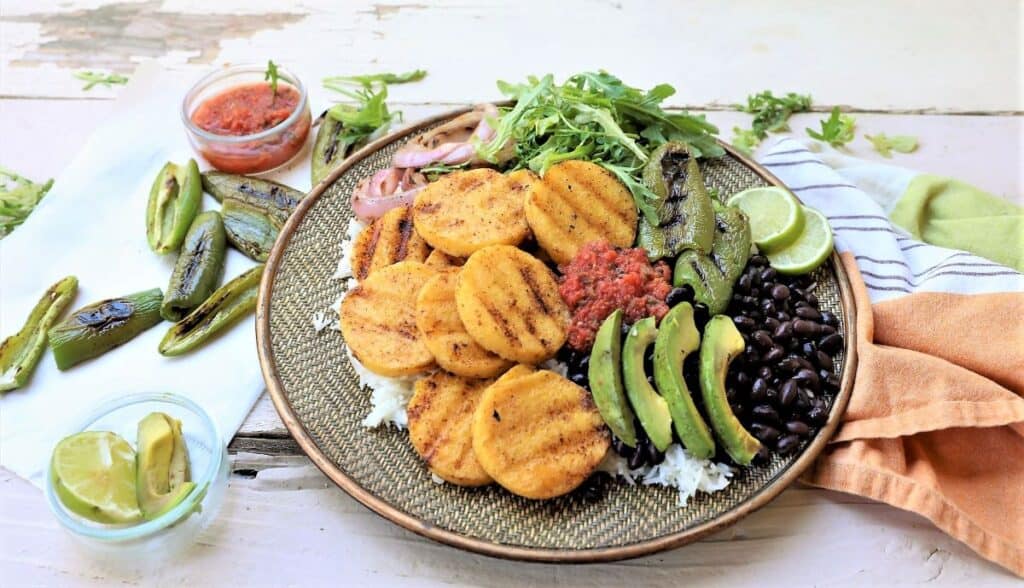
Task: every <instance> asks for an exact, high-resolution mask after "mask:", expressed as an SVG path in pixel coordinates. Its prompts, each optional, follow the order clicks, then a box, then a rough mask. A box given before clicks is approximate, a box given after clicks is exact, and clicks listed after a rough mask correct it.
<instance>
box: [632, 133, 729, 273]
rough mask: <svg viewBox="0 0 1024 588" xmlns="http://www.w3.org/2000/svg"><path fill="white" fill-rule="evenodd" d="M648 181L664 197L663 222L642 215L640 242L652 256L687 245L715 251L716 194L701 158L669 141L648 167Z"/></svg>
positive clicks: (670, 254) (675, 251)
mask: <svg viewBox="0 0 1024 588" xmlns="http://www.w3.org/2000/svg"><path fill="white" fill-rule="evenodd" d="M644 183H645V184H647V186H648V187H649V188H650V189H651V190H652V191H654V193H655V194H657V195H658V197H659V198H661V199H663V200H662V205H661V208H660V211H659V218H660V219H661V225H660V226H654V225H653V224H651V223H650V222H648V220H647V217H642V218H641V219H640V223H639V227H638V229H637V244H638V245H640V246H641V247H643V248H644V249H646V250H647V254H648V257H650V258H651V259H660V258H662V257H675V256H676V255H678V254H679V252H681V251H683V250H684V249H697V250H699V251H702V252H704V253H707V252H709V251H711V243H712V240H713V239H714V236H715V212H714V209H713V207H712V204H711V203H712V198H711V196H710V195H709V194H708V190H707V188H706V187H705V186H704V177H703V175H702V174H701V172H700V166H699V165H698V164H697V159H696V158H695V157H691V156H690V153H689V151H688V150H687V148H686V146H685V145H684V144H682V143H665V144H664V145H662V146H661V147H659V148H657V149H655V150H654V153H652V154H651V159H650V161H649V162H648V163H647V165H646V166H645V167H644Z"/></svg>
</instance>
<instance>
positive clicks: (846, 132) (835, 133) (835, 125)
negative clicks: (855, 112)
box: [806, 106, 856, 147]
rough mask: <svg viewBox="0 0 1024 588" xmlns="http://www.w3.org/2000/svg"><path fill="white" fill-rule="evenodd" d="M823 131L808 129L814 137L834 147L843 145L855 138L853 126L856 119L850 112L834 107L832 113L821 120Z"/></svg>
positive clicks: (809, 133)
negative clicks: (846, 112)
mask: <svg viewBox="0 0 1024 588" xmlns="http://www.w3.org/2000/svg"><path fill="white" fill-rule="evenodd" d="M819 124H820V125H821V132H820V133H819V132H818V131H815V130H814V129H806V131H807V134H808V135H809V136H810V137H811V138H812V139H817V140H818V141H823V142H825V143H828V144H829V145H831V146H833V147H842V146H843V145H846V144H847V143H849V142H850V141H852V140H853V136H854V134H853V127H854V126H855V125H856V119H854V118H853V117H852V116H850V115H848V114H842V113H841V112H839V107H838V106H836V107H835V108H833V109H832V114H831V115H829V117H828V118H827V119H825V120H822V121H820V123H819Z"/></svg>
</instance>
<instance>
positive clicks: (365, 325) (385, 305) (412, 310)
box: [339, 261, 435, 376]
mask: <svg viewBox="0 0 1024 588" xmlns="http://www.w3.org/2000/svg"><path fill="white" fill-rule="evenodd" d="M434 274H435V270H433V269H431V268H429V267H427V266H425V265H423V264H422V263H418V262H415V261H400V262H398V263H396V264H394V265H389V266H387V267H383V268H381V269H379V270H377V271H375V272H373V274H371V275H370V277H368V278H366V279H365V280H363V281H362V282H360V283H359V285H358V286H356V287H355V288H353V289H352V290H351V291H349V293H348V294H347V295H346V296H345V299H344V300H342V302H341V312H340V313H339V314H340V315H341V316H340V318H341V320H340V323H341V334H342V336H343V337H344V338H345V343H347V344H348V346H349V349H351V350H352V353H353V354H354V355H355V356H356V359H358V360H359V361H360V362H362V364H363V365H365V366H366V368H367V369H369V370H370V371H372V372H374V373H376V374H380V375H382V376H408V375H412V374H418V373H420V372H424V371H426V370H427V369H428V368H430V366H432V365H433V364H434V356H433V355H431V354H430V350H428V349H427V346H426V345H424V344H423V337H422V336H421V335H420V331H419V329H418V328H417V327H416V296H417V295H418V294H419V292H420V288H422V287H423V285H424V284H426V283H427V280H429V279H430V278H432V277H433V276H434Z"/></svg>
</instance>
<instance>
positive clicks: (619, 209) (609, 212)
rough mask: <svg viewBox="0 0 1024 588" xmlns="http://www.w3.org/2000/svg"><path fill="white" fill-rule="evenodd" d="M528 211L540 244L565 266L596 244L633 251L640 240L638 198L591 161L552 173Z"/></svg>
mask: <svg viewBox="0 0 1024 588" xmlns="http://www.w3.org/2000/svg"><path fill="white" fill-rule="evenodd" d="M525 209H526V220H527V222H528V223H529V225H530V230H531V231H533V235H534V237H535V238H536V239H537V242H538V243H540V246H541V247H543V248H544V250H545V251H547V252H548V255H550V256H551V259H554V260H555V261H556V262H557V263H560V264H561V263H569V262H570V261H572V258H573V257H575V256H576V252H577V251H579V249H580V247H582V246H584V245H586V244H587V243H590V242H591V241H597V240H599V239H604V240H607V241H609V242H610V243H611V244H612V245H615V246H617V247H629V246H630V245H632V244H633V240H634V239H635V238H636V221H637V212H636V205H635V204H634V203H633V196H632V195H631V194H630V193H629V190H628V189H627V188H626V186H624V185H623V184H622V182H620V181H619V180H618V179H616V178H615V176H614V175H612V173H611V172H609V171H608V170H606V169H604V168H603V167H601V166H599V165H597V164H594V163H590V162H587V161H563V162H562V163H559V164H558V165H555V166H553V167H552V168H551V169H549V170H548V171H547V173H546V174H544V179H542V180H541V181H539V182H537V183H535V184H534V185H533V187H532V188H531V189H530V191H529V195H528V196H527V198H526V205H525Z"/></svg>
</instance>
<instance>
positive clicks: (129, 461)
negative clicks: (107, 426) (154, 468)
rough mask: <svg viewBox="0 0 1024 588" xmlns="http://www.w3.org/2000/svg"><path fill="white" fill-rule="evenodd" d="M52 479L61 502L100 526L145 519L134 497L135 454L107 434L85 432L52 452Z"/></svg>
mask: <svg viewBox="0 0 1024 588" xmlns="http://www.w3.org/2000/svg"><path fill="white" fill-rule="evenodd" d="M50 475H51V476H53V485H54V489H55V490H56V492H57V496H58V497H59V498H60V501H61V502H62V503H63V504H64V506H65V507H67V509H68V510H70V511H71V512H73V513H75V514H77V515H80V516H83V517H85V518H87V519H89V520H92V521H96V522H99V523H132V522H136V521H138V520H141V519H142V513H141V512H140V511H139V502H138V499H137V498H136V496H135V450H133V449H132V446H131V445H129V444H128V442H127V441H125V440H124V439H123V438H121V437H120V436H118V435H115V434H114V433H109V432H106V431H85V432H84V433H77V434H75V435H72V436H70V437H67V438H65V439H63V440H62V441H61V442H60V443H58V444H57V447H56V448H54V450H53V458H52V459H51V461H50Z"/></svg>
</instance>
